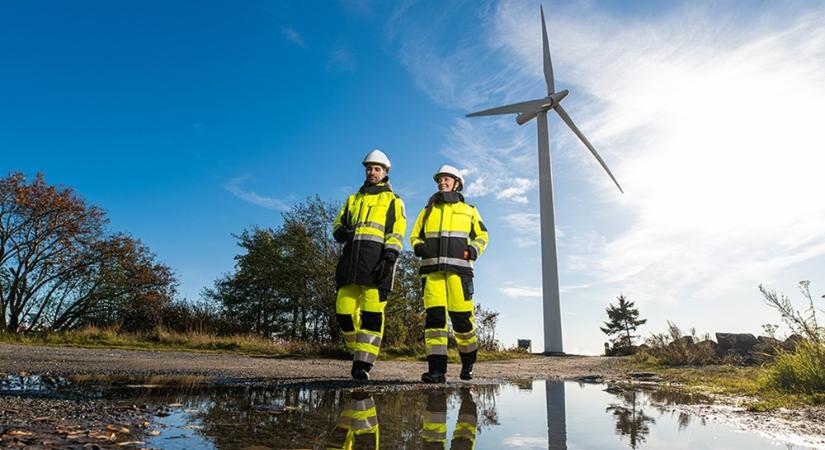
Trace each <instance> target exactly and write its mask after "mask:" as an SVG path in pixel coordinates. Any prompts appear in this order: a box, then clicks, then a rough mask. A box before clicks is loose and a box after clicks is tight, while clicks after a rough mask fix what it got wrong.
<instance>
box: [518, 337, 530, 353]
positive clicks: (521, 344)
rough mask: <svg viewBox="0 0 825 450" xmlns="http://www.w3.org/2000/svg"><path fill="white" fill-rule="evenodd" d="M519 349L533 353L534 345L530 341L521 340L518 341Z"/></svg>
mask: <svg viewBox="0 0 825 450" xmlns="http://www.w3.org/2000/svg"><path fill="white" fill-rule="evenodd" d="M518 348H519V349H522V350H526V351H527V352H528V353H532V352H533V343H532V342H531V341H530V339H519V340H518Z"/></svg>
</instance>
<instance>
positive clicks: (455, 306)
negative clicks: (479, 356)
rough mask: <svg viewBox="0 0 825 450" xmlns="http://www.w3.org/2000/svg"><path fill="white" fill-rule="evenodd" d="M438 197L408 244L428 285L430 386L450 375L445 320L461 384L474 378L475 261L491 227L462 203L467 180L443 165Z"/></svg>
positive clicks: (417, 223)
mask: <svg viewBox="0 0 825 450" xmlns="http://www.w3.org/2000/svg"><path fill="white" fill-rule="evenodd" d="M433 179H434V180H435V182H436V184H437V185H438V192H436V193H435V194H434V195H433V196H432V197H430V200H429V202H428V203H427V206H426V207H425V208H424V209H422V210H421V212H420V213H419V214H418V218H417V219H416V221H415V225H414V226H413V229H412V233H410V243H411V244H412V246H413V249H414V250H415V254H416V256H418V257H420V258H421V269H420V271H419V273H420V274H421V276H422V282H423V283H424V308H425V309H426V311H427V316H426V323H425V325H424V328H425V332H424V333H425V335H424V344H425V346H426V348H427V365H428V370H427V372H426V373H424V374H423V375H421V380H422V381H424V382H426V383H444V382H445V381H446V374H447V338H448V333H447V314H448V313H449V316H450V322H452V324H453V331H454V332H455V341H456V344H457V346H458V351H459V354H460V355H461V379H462V380H469V379H472V377H473V364H474V363H475V361H476V353H477V351H478V340H477V338H476V334H475V318H474V316H473V261H474V260H475V259H476V258H478V257H479V256H480V255H481V254H482V253H484V249H485V248H486V247H487V242H488V233H487V227H485V226H484V223H483V222H482V221H481V216H480V215H479V214H478V210H476V208H475V207H474V206H472V205H468V204H467V203H464V196H462V195H461V193H460V191H461V189H462V187H463V186H464V177H463V176H462V175H461V172H459V171H458V169H456V168H455V167H452V166H449V165H446V164H445V165H443V166H441V168H440V169H438V171H437V172H436V173H435V175H434V176H433Z"/></svg>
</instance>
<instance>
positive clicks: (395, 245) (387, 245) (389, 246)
mask: <svg viewBox="0 0 825 450" xmlns="http://www.w3.org/2000/svg"><path fill="white" fill-rule="evenodd" d="M384 248H390V249H393V250H398V251H399V252H400V251H401V244H388V243H386V242H384Z"/></svg>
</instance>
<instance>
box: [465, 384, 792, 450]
mask: <svg viewBox="0 0 825 450" xmlns="http://www.w3.org/2000/svg"><path fill="white" fill-rule="evenodd" d="M603 389H604V386H603V385H579V384H578V383H572V382H568V383H565V389H564V395H565V414H566V426H567V449H569V450H575V449H611V448H631V447H630V443H629V439H628V438H627V437H624V436H619V435H617V434H616V420H615V418H614V416H613V414H612V413H610V412H605V408H607V407H608V406H609V405H611V404H619V405H622V404H623V402H622V399H621V398H620V397H617V396H616V395H613V394H610V393H608V392H604V390H603ZM545 396H546V389H545V382H544V381H535V382H534V383H533V390H532V391H524V390H521V391H520V390H518V389H517V388H516V387H515V386H507V385H505V386H502V387H501V390H500V393H499V396H498V397H497V398H496V410H497V412H498V417H499V422H500V423H501V425H500V426H497V427H493V428H491V429H485V430H483V431H482V432H481V433H480V434H479V436H478V438H477V441H476V447H475V448H476V449H498V448H512V449H546V448H548V436H547V417H546V410H545V401H546V398H545ZM637 399H638V403H637V411H640V410H643V411H644V414H645V415H647V416H649V417H652V418H653V419H654V420H655V423H654V422H650V423H648V427H649V429H650V433H649V434H647V435H645V436H644V441H643V442H641V443H639V444H638V445H637V448H640V449H691V450H696V449H743V448H747V449H749V450H750V449H775V448H776V447H777V443H773V442H770V441H768V440H766V439H763V438H760V437H758V436H757V435H755V434H753V433H746V432H743V431H740V430H737V429H735V428H732V427H730V426H726V425H721V424H717V423H713V422H708V423H707V424H706V425H704V426H702V425H701V422H700V421H699V420H698V418H696V417H695V416H694V417H691V421H690V423H689V424H688V425H687V427H684V428H682V429H681V430H680V429H679V423H678V414H677V413H671V412H664V413H662V412H660V411H659V410H657V409H655V408H653V407H652V406H651V405H650V403H649V401H648V400H647V395H646V394H641V393H640V394H639V395H638V397H637ZM626 406H627V407H630V406H631V405H626ZM456 407H457V406H456ZM551 438H552V437H551Z"/></svg>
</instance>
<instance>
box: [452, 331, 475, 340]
mask: <svg viewBox="0 0 825 450" xmlns="http://www.w3.org/2000/svg"><path fill="white" fill-rule="evenodd" d="M475 336H476V332H475V331H468V332H466V333H455V338H456V339H461V340H465V341H466V340H469V339H472V338H474V337H475Z"/></svg>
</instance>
